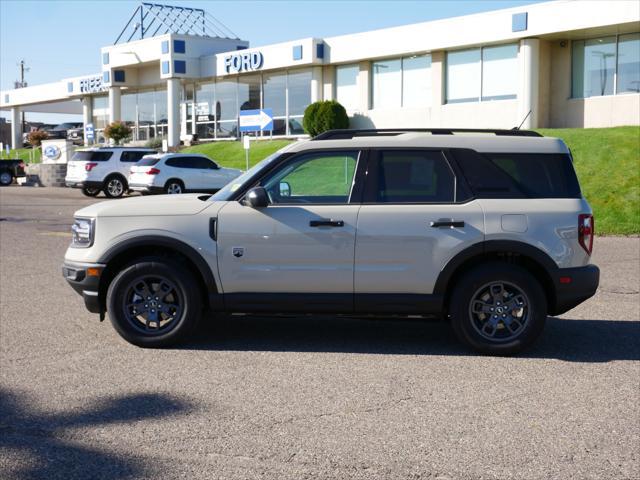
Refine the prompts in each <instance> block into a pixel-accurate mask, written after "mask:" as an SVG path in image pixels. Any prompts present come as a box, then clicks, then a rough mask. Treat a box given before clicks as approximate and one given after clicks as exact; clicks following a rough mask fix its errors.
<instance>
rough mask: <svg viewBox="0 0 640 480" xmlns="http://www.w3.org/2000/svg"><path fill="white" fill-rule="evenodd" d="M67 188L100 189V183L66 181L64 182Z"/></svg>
mask: <svg viewBox="0 0 640 480" xmlns="http://www.w3.org/2000/svg"><path fill="white" fill-rule="evenodd" d="M64 183H65V185H66V186H67V187H71V188H102V182H97V181H95V180H67V179H65V181H64Z"/></svg>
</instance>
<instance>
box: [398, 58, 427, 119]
mask: <svg viewBox="0 0 640 480" xmlns="http://www.w3.org/2000/svg"><path fill="white" fill-rule="evenodd" d="M430 105H431V55H416V56H414V57H405V58H403V59H402V106H403V107H428V106H430Z"/></svg>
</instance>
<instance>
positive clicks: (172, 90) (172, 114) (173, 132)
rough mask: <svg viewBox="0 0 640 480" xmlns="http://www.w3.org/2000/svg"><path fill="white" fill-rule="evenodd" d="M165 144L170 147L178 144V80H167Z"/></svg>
mask: <svg viewBox="0 0 640 480" xmlns="http://www.w3.org/2000/svg"><path fill="white" fill-rule="evenodd" d="M167 120H168V125H167V133H168V135H167V137H168V138H167V142H168V144H169V146H170V147H177V146H178V145H179V144H180V80H179V79H177V78H170V79H168V80H167Z"/></svg>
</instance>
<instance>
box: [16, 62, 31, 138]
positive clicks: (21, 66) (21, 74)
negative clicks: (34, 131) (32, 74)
mask: <svg viewBox="0 0 640 480" xmlns="http://www.w3.org/2000/svg"><path fill="white" fill-rule="evenodd" d="M25 64H26V62H25V61H24V58H23V59H22V60H20V63H18V66H19V67H20V83H19V84H18V82H16V88H24V87H26V86H27V82H25V81H24V72H25V71H27V72H28V71H29V70H30V68H29V67H25ZM20 115H22V133H24V131H25V120H24V110H22V111H21V112H20Z"/></svg>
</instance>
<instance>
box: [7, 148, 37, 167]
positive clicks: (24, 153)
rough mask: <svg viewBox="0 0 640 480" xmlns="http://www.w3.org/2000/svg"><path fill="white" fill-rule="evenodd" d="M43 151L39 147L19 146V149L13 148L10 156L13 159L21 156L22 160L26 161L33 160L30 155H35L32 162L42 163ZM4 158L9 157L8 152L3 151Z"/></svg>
mask: <svg viewBox="0 0 640 480" xmlns="http://www.w3.org/2000/svg"><path fill="white" fill-rule="evenodd" d="M41 154H42V152H41V151H40V149H39V148H36V149H34V150H32V149H30V148H19V149H17V150H11V155H10V156H9V158H11V159H14V160H15V159H16V158H20V159H21V160H23V161H24V162H26V163H29V162H31V157H30V155H33V161H32V162H31V163H40V156H41ZM2 158H3V159H6V158H7V153H6V152H5V153H3V156H2Z"/></svg>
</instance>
